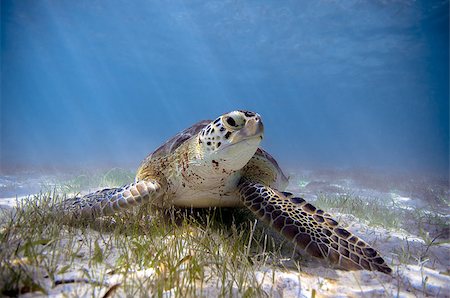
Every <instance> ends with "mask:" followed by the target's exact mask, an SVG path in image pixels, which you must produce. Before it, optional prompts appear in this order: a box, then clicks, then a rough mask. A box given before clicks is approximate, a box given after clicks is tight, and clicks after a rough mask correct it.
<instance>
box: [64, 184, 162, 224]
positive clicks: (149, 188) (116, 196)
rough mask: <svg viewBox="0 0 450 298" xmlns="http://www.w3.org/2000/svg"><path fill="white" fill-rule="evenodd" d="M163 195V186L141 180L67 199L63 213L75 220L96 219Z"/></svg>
mask: <svg viewBox="0 0 450 298" xmlns="http://www.w3.org/2000/svg"><path fill="white" fill-rule="evenodd" d="M161 194H162V189H161V185H160V184H159V183H158V182H157V181H156V180H141V181H136V182H133V183H130V184H127V185H125V186H123V187H118V188H107V189H102V190H99V191H97V192H94V193H90V194H87V195H85V196H82V197H75V198H70V199H67V200H65V201H63V202H62V204H61V211H62V212H63V213H64V214H66V215H68V216H70V217H74V218H96V217H99V216H104V215H111V214H114V213H116V212H119V211H123V210H126V209H130V208H131V207H134V206H139V205H142V204H144V203H147V202H149V201H152V200H154V199H156V198H158V197H159V196H160V195H161Z"/></svg>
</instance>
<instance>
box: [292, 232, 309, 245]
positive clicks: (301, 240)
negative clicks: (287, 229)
mask: <svg viewBox="0 0 450 298" xmlns="http://www.w3.org/2000/svg"><path fill="white" fill-rule="evenodd" d="M294 240H295V243H296V244H297V245H298V246H299V247H300V248H302V249H304V248H305V247H306V246H307V245H308V244H309V243H310V242H311V236H309V235H308V234H307V233H299V234H297V236H295V239H294Z"/></svg>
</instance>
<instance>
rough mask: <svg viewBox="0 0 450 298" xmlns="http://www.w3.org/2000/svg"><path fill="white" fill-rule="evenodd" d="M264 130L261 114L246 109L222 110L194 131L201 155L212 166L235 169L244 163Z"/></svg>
mask: <svg viewBox="0 0 450 298" xmlns="http://www.w3.org/2000/svg"><path fill="white" fill-rule="evenodd" d="M263 134H264V126H263V123H262V120H261V116H260V115H258V114H257V113H253V112H249V111H233V112H230V113H227V114H224V115H222V116H220V117H218V118H217V119H215V120H214V121H212V122H211V123H209V124H208V125H207V126H206V127H204V128H203V129H202V130H201V131H200V133H199V135H198V144H199V146H200V147H201V151H202V152H203V158H204V159H205V160H207V161H209V162H211V163H212V164H213V166H214V168H216V169H220V170H221V171H222V170H225V171H226V172H229V171H236V170H239V169H241V168H242V167H243V166H245V165H246V164H247V162H248V161H249V160H250V158H252V156H253V155H254V154H255V152H256V150H257V149H258V146H259V143H260V142H261V140H262V138H263Z"/></svg>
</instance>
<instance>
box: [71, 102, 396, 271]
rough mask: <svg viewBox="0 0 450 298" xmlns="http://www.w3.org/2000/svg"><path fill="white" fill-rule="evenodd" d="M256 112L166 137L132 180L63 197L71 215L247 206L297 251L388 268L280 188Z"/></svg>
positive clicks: (282, 180)
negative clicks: (145, 208) (153, 207)
mask: <svg viewBox="0 0 450 298" xmlns="http://www.w3.org/2000/svg"><path fill="white" fill-rule="evenodd" d="M263 133H264V126H263V122H262V119H261V116H260V115H259V114H257V113H254V112H250V111H241V110H240V111H232V112H230V113H227V114H224V115H222V116H220V117H218V118H217V119H215V120H213V121H210V120H204V121H200V122H198V123H196V124H194V125H193V126H191V127H189V128H187V129H185V130H183V131H182V132H180V133H179V134H177V135H176V136H175V137H173V138H171V139H170V140H168V141H167V142H166V143H164V144H163V145H162V146H161V147H159V148H158V149H156V150H155V151H154V152H153V153H152V154H150V155H149V156H147V158H145V159H144V161H143V162H142V164H141V165H140V167H139V169H138V171H137V174H136V179H135V181H134V182H133V183H130V184H128V185H125V186H123V187H120V188H112V189H103V190H99V191H97V192H95V193H91V194H88V195H85V196H83V197H77V198H71V199H68V200H67V201H65V203H64V205H63V206H64V211H65V212H66V213H68V214H70V215H71V216H73V217H75V218H80V217H91V218H92V217H98V216H104V215H110V214H113V213H116V212H119V211H122V210H125V209H128V208H130V207H134V206H140V205H142V204H145V203H150V204H153V205H156V206H159V207H162V208H164V207H189V208H204V207H246V208H248V209H250V210H251V211H252V212H253V213H254V214H255V215H256V216H257V218H259V219H261V220H262V221H264V222H265V223H267V224H268V225H269V226H270V227H272V228H273V229H275V230H276V231H278V232H279V233H281V234H282V235H283V236H284V237H286V238H287V239H289V240H290V241H292V242H293V243H294V244H295V246H296V248H297V249H301V250H303V251H305V252H306V253H308V254H309V255H311V256H314V257H316V258H319V259H325V260H328V261H329V263H331V265H332V266H334V267H337V268H340V269H345V270H362V269H366V270H373V271H381V272H384V273H391V272H392V270H391V268H389V266H388V265H387V264H386V262H385V261H384V259H383V258H382V257H381V256H380V254H379V253H378V252H377V251H376V250H375V249H373V248H372V247H371V246H370V245H369V244H367V243H366V242H365V241H363V240H361V239H360V238H358V237H357V236H355V235H353V234H352V233H351V232H349V231H348V230H346V229H344V228H343V227H342V226H340V225H339V223H338V222H337V221H336V220H334V219H333V218H332V217H331V215H330V214H328V213H326V212H324V211H322V210H320V209H317V208H316V207H314V206H313V205H311V204H310V203H308V202H306V201H305V200H304V199H302V198H300V197H297V196H294V195H293V194H292V193H289V192H285V191H284V189H285V187H286V186H287V183H288V179H287V178H286V176H285V175H284V174H283V171H282V170H281V169H280V167H279V166H278V163H277V162H276V161H275V159H274V158H273V157H272V156H271V155H270V154H269V153H267V152H266V151H264V150H263V149H261V148H260V147H259V145H260V142H261V140H262V138H263Z"/></svg>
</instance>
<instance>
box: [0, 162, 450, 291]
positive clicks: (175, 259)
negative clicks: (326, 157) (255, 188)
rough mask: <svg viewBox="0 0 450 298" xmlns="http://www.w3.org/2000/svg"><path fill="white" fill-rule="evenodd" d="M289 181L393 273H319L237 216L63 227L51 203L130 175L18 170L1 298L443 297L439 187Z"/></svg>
mask: <svg viewBox="0 0 450 298" xmlns="http://www.w3.org/2000/svg"><path fill="white" fill-rule="evenodd" d="M288 173H289V172H288ZM289 176H290V184H289V187H288V189H287V190H288V191H290V192H293V193H296V194H298V195H301V196H303V197H304V198H305V199H307V200H308V201H310V202H311V203H313V204H314V205H316V206H318V207H320V208H322V209H324V210H326V211H328V212H330V213H331V214H333V216H334V217H335V219H337V220H338V221H339V222H340V223H341V224H342V225H344V226H345V227H347V228H348V229H349V230H350V231H352V232H353V233H355V234H356V235H358V236H360V237H361V238H363V239H364V240H366V241H367V242H368V243H369V244H371V245H372V246H373V247H374V248H376V249H377V250H379V251H380V253H381V254H382V256H383V257H384V258H385V260H387V263H388V264H389V265H390V266H391V267H392V268H393V270H394V272H393V273H392V275H386V274H383V273H379V272H368V271H352V272H347V271H342V270H336V269H333V268H330V267H329V266H328V265H327V264H323V263H320V262H318V261H316V260H314V259H311V258H309V257H307V256H303V255H301V254H299V253H296V252H294V250H293V247H292V246H291V245H290V244H289V243H286V242H285V241H283V239H282V238H281V237H280V236H278V235H277V234H275V233H272V232H271V231H270V230H269V229H268V228H267V227H265V226H264V225H262V224H260V223H259V222H258V221H256V220H255V218H254V217H252V216H251V215H250V214H249V213H246V212H245V211H233V210H231V211H230V210H226V211H224V213H222V212H219V211H217V210H209V211H205V212H199V214H197V213H196V214H193V211H189V212H190V213H189V212H188V215H186V213H183V214H182V215H181V216H180V215H175V217H177V218H178V219H177V220H173V219H167V218H168V217H170V216H168V215H167V214H163V212H161V211H156V212H155V211H149V210H148V209H146V208H143V209H142V210H140V211H136V210H135V211H134V212H131V213H130V214H128V213H126V214H124V215H121V216H113V217H111V218H105V219H102V220H99V221H97V222H95V223H92V224H91V223H81V224H76V225H67V224H66V223H63V221H61V219H58V218H53V217H52V215H51V212H49V210H50V208H51V204H52V203H53V202H54V200H58V199H61V197H62V196H64V194H66V195H68V196H71V195H74V194H77V193H86V192H90V191H93V190H96V189H98V188H101V187H106V186H117V185H121V184H124V183H126V182H129V181H131V179H132V173H131V172H130V171H125V170H121V169H113V170H110V171H106V172H100V173H99V172H97V173H83V174H70V175H64V176H61V175H48V174H46V175H42V174H39V173H27V174H21V175H9V176H6V175H5V176H1V177H0V212H1V213H0V240H1V246H0V256H1V259H0V262H1V263H0V266H1V267H0V290H1V294H0V295H6V296H17V295H21V296H24V297H28V296H30V297H32V296H33V297H34V296H55V297H60V296H61V297H63V296H64V297H67V296H70V297H79V296H95V297H110V296H111V297H115V296H119V297H121V296H159V297H179V296H182V297H186V296H188V297H201V296H203V297H216V296H226V297H229V296H235V297H336V296H339V297H346V296H349V297H379V296H386V297H392V296H398V297H418V296H419V297H450V261H449V257H450V241H449V216H450V215H449V214H450V212H449V211H450V206H449V203H450V202H449V199H450V191H449V185H448V181H445V180H440V179H438V178H432V177H419V176H417V177H412V176H406V175H401V174H392V175H386V174H380V173H376V172H375V171H368V170H314V171H291V173H289ZM36 194H37V195H36ZM24 210H26V211H24ZM147 211H148V212H147ZM194 213H195V212H194ZM200 213H201V214H200ZM205 214H206V215H205ZM211 214H213V215H211ZM230 214H232V215H230ZM231 218H232V219H231Z"/></svg>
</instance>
